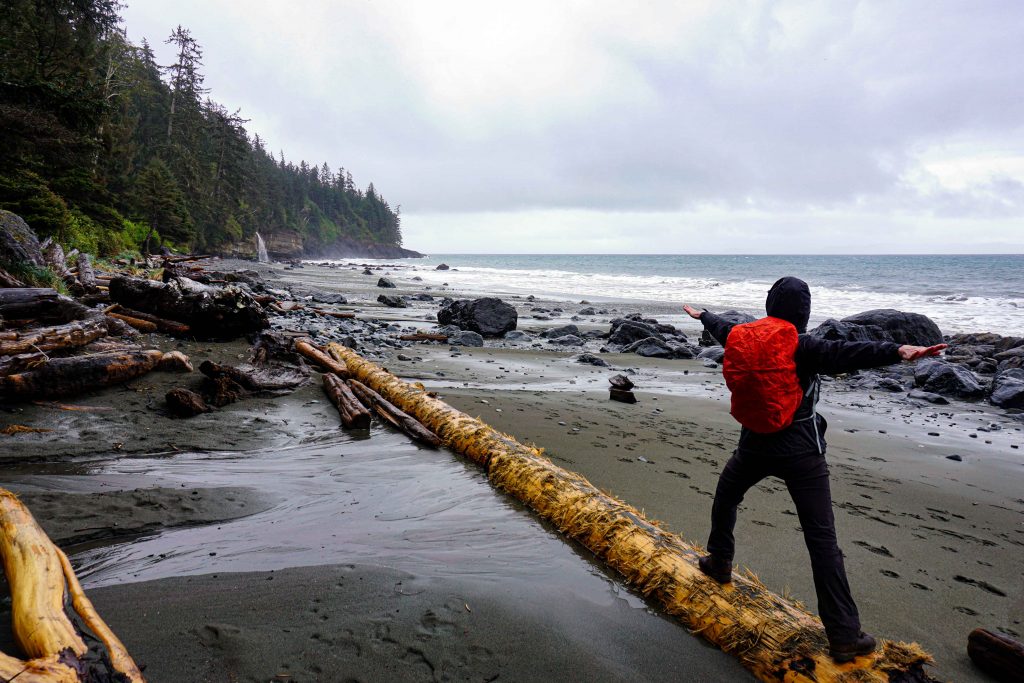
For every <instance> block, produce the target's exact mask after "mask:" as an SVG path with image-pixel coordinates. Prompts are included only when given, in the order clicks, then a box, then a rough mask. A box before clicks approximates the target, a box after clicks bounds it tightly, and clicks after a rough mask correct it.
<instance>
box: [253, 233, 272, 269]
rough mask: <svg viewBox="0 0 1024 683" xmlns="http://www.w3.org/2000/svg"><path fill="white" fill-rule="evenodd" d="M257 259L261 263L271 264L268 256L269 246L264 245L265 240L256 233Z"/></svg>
mask: <svg viewBox="0 0 1024 683" xmlns="http://www.w3.org/2000/svg"><path fill="white" fill-rule="evenodd" d="M256 259H257V260H258V261H259V262H260V263H270V257H269V256H267V245H266V244H264V243H263V238H262V237H260V234H259V233H256Z"/></svg>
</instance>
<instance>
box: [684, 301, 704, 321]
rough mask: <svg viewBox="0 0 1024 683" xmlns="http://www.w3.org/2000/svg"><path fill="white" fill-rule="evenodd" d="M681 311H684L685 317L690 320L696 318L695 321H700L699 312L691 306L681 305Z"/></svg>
mask: <svg viewBox="0 0 1024 683" xmlns="http://www.w3.org/2000/svg"><path fill="white" fill-rule="evenodd" d="M683 310H684V311H686V315H688V316H690V317H691V318H696V319H697V320H700V314H701V312H700V311H698V310H697V309H696V308H694V307H693V306H688V305H686V304H683Z"/></svg>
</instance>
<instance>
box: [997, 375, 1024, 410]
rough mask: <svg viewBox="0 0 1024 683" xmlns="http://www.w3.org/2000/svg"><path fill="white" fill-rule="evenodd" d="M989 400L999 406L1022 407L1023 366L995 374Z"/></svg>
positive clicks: (1023, 404) (1023, 397)
mask: <svg viewBox="0 0 1024 683" xmlns="http://www.w3.org/2000/svg"><path fill="white" fill-rule="evenodd" d="M989 401H991V402H992V404H993V405H996V406H999V407H1000V408H1024V368H1010V369H1009V370H1003V371H1002V372H1000V373H999V374H998V375H996V376H995V379H993V380H992V393H991V394H990V395H989Z"/></svg>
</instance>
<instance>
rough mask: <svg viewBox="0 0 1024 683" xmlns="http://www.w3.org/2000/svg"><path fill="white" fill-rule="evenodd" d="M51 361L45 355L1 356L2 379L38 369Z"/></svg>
mask: <svg viewBox="0 0 1024 683" xmlns="http://www.w3.org/2000/svg"><path fill="white" fill-rule="evenodd" d="M48 360H50V357H49V356H47V355H46V354H45V353H40V352H36V353H19V354H18V355H16V356H0V377H3V376H4V375H13V374H14V373H16V372H23V371H25V370H31V369H32V368H35V367H38V366H40V365H42V364H43V363H45V362H46V361H48Z"/></svg>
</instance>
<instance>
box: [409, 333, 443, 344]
mask: <svg viewBox="0 0 1024 683" xmlns="http://www.w3.org/2000/svg"><path fill="white" fill-rule="evenodd" d="M399 339H401V340H402V341H411V342H420V341H436V342H446V341H448V335H447V334H430V333H428V332H417V333H416V334H403V335H402V336H400V337H399Z"/></svg>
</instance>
